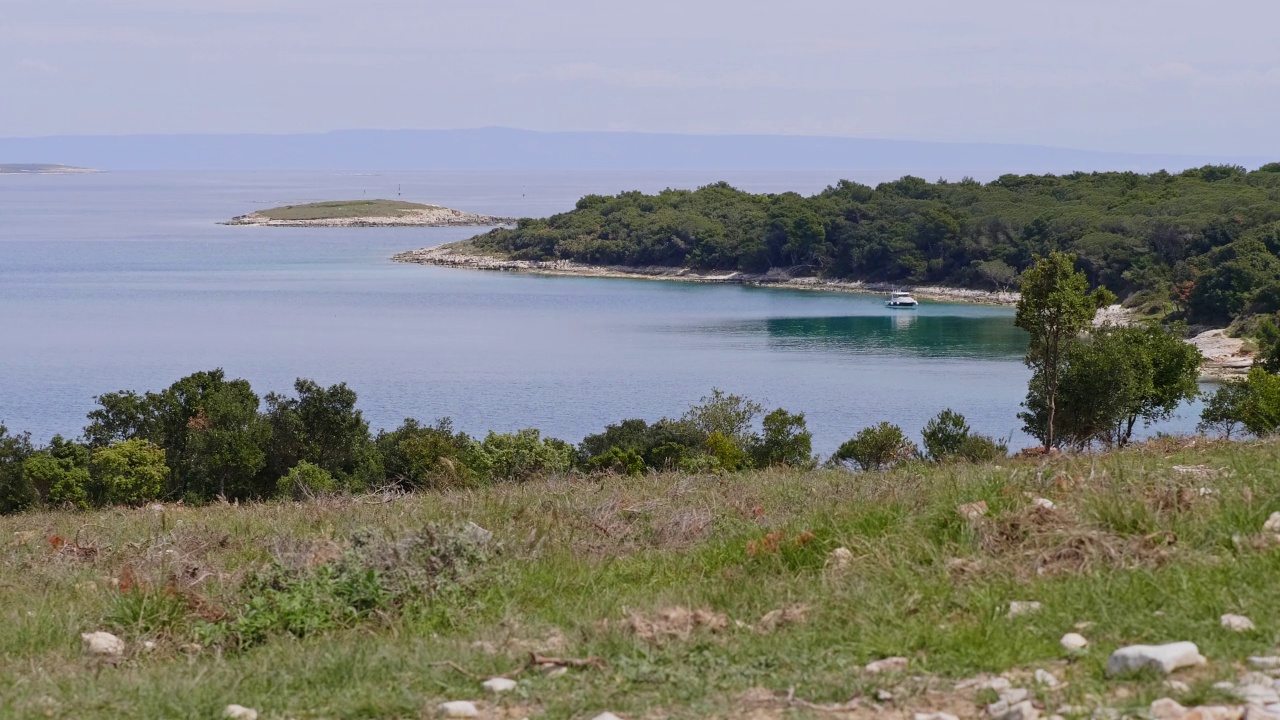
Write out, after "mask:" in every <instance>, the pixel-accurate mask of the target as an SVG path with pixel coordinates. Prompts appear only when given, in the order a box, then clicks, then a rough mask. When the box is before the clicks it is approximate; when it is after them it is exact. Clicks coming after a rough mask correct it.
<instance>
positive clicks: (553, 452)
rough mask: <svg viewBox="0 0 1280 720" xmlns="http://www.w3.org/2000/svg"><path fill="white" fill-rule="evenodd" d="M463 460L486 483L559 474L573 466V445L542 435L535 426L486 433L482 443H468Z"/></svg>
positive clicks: (515, 480) (517, 480)
mask: <svg viewBox="0 0 1280 720" xmlns="http://www.w3.org/2000/svg"><path fill="white" fill-rule="evenodd" d="M468 450H469V451H468V456H467V458H468V459H467V463H468V464H469V465H470V466H471V467H472V468H473V469H475V470H476V471H477V472H480V473H481V475H482V476H484V477H486V478H487V479H488V480H489V481H490V482H521V481H524V480H529V479H530V478H534V477H544V476H548V475H559V474H563V473H565V472H568V471H569V469H570V468H572V467H573V461H574V458H575V453H574V451H573V446H572V445H570V444H568V443H566V442H564V441H563V440H557V439H555V438H545V439H544V438H543V437H542V433H541V432H540V431H538V430H536V429H533V428H528V429H525V430H520V431H518V432H514V433H495V432H492V431H491V432H490V433H489V434H488V435H486V436H485V439H484V441H483V442H474V441H473V442H472V443H471V445H470V447H469V449H468Z"/></svg>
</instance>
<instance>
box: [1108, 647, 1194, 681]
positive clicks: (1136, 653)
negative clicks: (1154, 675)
mask: <svg viewBox="0 0 1280 720" xmlns="http://www.w3.org/2000/svg"><path fill="white" fill-rule="evenodd" d="M1204 664H1205V659H1204V656H1203V655H1201V654H1200V648H1198V647H1196V644H1195V643H1191V642H1176V643H1169V644H1167V645H1130V646H1129V647H1123V648H1120V649H1119V650H1116V651H1115V652H1114V653H1112V654H1111V658H1110V659H1109V660H1107V674H1108V675H1112V676H1115V675H1126V674H1129V673H1133V672H1137V671H1139V670H1142V669H1144V668H1151V669H1153V670H1159V671H1160V672H1162V673H1164V674H1166V675H1167V674H1169V673H1171V672H1173V671H1174V670H1177V669H1178V668H1184V667H1191V666H1193V665H1204Z"/></svg>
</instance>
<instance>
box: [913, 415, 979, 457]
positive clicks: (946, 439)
mask: <svg viewBox="0 0 1280 720" xmlns="http://www.w3.org/2000/svg"><path fill="white" fill-rule="evenodd" d="M921 435H923V436H924V451H925V454H926V455H928V457H929V459H930V460H934V461H938V460H946V459H947V458H950V457H954V456H955V455H959V454H960V448H961V447H963V446H964V443H965V440H967V439H968V438H969V423H968V422H967V421H966V420H965V419H964V415H961V414H960V413H958V412H954V411H952V410H951V409H950V408H947V409H946V410H943V411H942V412H940V413H938V416H937V417H935V418H933V419H932V420H930V421H929V422H928V423H926V424H925V426H924V430H923V431H922V432H921Z"/></svg>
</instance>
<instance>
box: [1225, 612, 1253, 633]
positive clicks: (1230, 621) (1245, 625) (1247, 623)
mask: <svg viewBox="0 0 1280 720" xmlns="http://www.w3.org/2000/svg"><path fill="white" fill-rule="evenodd" d="M1222 627H1224V628H1226V629H1228V630H1231V631H1232V632H1249V631H1250V630H1256V629H1257V626H1255V625H1254V624H1253V621H1252V620H1250V619H1249V618H1247V617H1245V616H1243V615H1232V614H1231V613H1227V614H1226V615H1223V616H1222Z"/></svg>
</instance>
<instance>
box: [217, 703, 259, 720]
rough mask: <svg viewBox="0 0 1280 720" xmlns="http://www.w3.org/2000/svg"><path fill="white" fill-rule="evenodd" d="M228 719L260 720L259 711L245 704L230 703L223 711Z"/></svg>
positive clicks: (223, 715)
mask: <svg viewBox="0 0 1280 720" xmlns="http://www.w3.org/2000/svg"><path fill="white" fill-rule="evenodd" d="M222 717H224V718H226V719H227V720H258V711H257V710H254V709H253V708H247V707H245V706H243V705H228V706H227V707H226V708H225V709H224V710H223V711H222Z"/></svg>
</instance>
